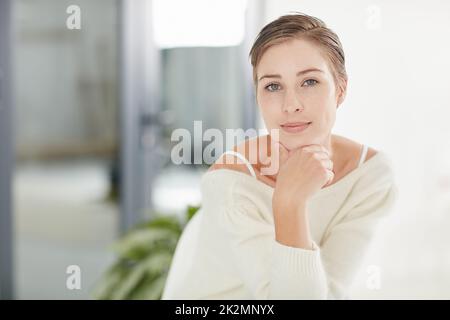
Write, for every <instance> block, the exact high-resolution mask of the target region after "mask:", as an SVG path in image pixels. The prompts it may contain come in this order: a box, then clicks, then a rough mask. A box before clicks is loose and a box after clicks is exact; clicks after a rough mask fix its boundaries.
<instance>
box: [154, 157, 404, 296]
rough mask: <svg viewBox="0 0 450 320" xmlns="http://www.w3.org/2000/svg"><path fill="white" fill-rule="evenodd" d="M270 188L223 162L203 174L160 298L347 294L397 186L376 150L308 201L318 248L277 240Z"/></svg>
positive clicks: (310, 218) (390, 170)
mask: <svg viewBox="0 0 450 320" xmlns="http://www.w3.org/2000/svg"><path fill="white" fill-rule="evenodd" d="M273 190H274V189H273V188H272V187H270V186H268V185H266V184H264V183H262V182H261V181H259V180H257V179H255V178H254V177H252V176H250V175H248V174H245V173H242V172H238V171H233V170H228V169H219V170H214V171H209V172H207V173H205V174H204V175H203V177H202V182H201V191H202V207H201V209H200V210H199V211H198V212H197V213H196V215H195V216H194V217H193V218H192V219H191V221H190V222H189V223H188V225H187V226H186V228H185V230H184V232H183V234H182V236H181V238H180V240H179V242H178V245H177V248H176V252H175V255H174V257H173V261H172V265H171V268H170V270H169V275H168V278H167V282H166V285H165V288H164V292H163V297H162V299H347V298H349V295H348V293H349V289H350V285H351V283H352V280H353V278H354V276H355V275H356V273H357V271H358V268H359V267H360V265H361V263H362V260H363V258H364V256H365V253H366V252H367V249H368V246H369V244H370V243H371V241H372V240H373V237H374V235H375V233H376V230H377V225H378V223H379V222H380V220H381V219H382V218H383V217H385V216H386V215H387V214H388V213H389V212H391V211H392V210H391V208H392V205H393V203H394V202H395V199H396V198H397V194H398V190H397V187H396V185H395V183H394V175H393V172H392V169H391V161H390V160H389V158H388V157H387V155H386V154H385V153H384V152H382V151H378V153H377V154H376V155H374V156H373V157H372V158H370V159H369V160H367V161H366V162H364V163H362V164H361V165H360V166H359V167H357V168H356V169H354V170H353V171H351V172H350V173H349V174H347V175H346V176H344V177H343V178H341V179H340V180H339V181H337V182H336V183H334V184H332V185H330V186H328V187H325V188H323V189H321V190H320V191H319V192H318V193H316V194H315V195H314V196H313V198H311V199H310V201H309V202H308V205H307V214H308V220H309V223H310V230H311V235H312V238H313V240H314V242H315V246H316V248H315V250H307V249H302V248H295V247H289V246H286V245H282V244H280V243H279V242H277V241H276V240H275V229H274V220H273V215H272V195H273Z"/></svg>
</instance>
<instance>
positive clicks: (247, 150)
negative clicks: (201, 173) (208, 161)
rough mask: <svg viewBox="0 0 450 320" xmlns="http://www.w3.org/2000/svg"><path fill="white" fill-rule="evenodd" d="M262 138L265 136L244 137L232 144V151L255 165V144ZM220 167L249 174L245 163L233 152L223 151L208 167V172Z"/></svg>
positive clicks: (256, 161) (256, 159) (256, 160)
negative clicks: (237, 142)
mask: <svg viewBox="0 0 450 320" xmlns="http://www.w3.org/2000/svg"><path fill="white" fill-rule="evenodd" d="M262 139H266V138H265V136H258V137H254V138H249V139H246V140H244V141H243V142H241V143H239V144H236V145H235V146H233V148H232V151H234V152H237V153H239V154H241V155H242V156H244V157H245V159H247V161H248V162H249V163H250V165H252V166H253V165H256V164H257V163H258V158H257V152H258V151H257V150H258V149H257V146H258V143H259V144H260V143H261V141H262ZM220 169H228V170H232V171H237V172H241V173H244V174H247V175H251V172H250V171H249V168H248V166H247V164H246V163H245V162H244V161H243V160H242V159H240V158H238V157H236V156H235V155H233V154H230V153H225V152H224V153H223V154H222V155H220V156H219V158H218V159H217V160H216V161H215V162H214V163H213V164H212V165H211V166H210V167H209V169H208V172H211V171H215V170H220Z"/></svg>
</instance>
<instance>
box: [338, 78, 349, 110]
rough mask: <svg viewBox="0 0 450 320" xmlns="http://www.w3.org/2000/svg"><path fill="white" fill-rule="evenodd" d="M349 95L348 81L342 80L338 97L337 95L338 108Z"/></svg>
mask: <svg viewBox="0 0 450 320" xmlns="http://www.w3.org/2000/svg"><path fill="white" fill-rule="evenodd" d="M346 94H347V80H341V82H340V84H339V86H338V95H337V107H339V105H340V104H341V103H342V102H344V100H345V96H346Z"/></svg>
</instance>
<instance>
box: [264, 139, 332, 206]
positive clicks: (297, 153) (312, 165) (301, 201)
mask: <svg viewBox="0 0 450 320" xmlns="http://www.w3.org/2000/svg"><path fill="white" fill-rule="evenodd" d="M274 151H275V152H274ZM272 152H274V153H273V154H272V155H274V156H275V157H276V158H278V161H279V162H278V163H279V171H278V174H277V180H276V185H275V190H274V194H273V199H272V206H273V209H274V212H285V211H286V210H289V211H292V210H295V209H296V208H303V207H304V206H305V205H306V202H307V201H308V200H309V199H310V198H311V197H312V196H313V195H314V194H315V193H316V192H318V191H319V190H320V189H321V188H322V187H324V186H326V185H328V184H329V183H331V181H333V179H334V172H333V162H332V161H331V160H330V156H329V152H328V150H327V149H326V148H325V147H323V146H322V145H317V144H311V145H308V146H305V147H301V148H298V149H295V150H291V151H288V150H287V149H286V148H285V147H284V146H283V145H282V144H280V143H278V142H273V143H272ZM272 159H273V158H272Z"/></svg>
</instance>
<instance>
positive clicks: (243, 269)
mask: <svg viewBox="0 0 450 320" xmlns="http://www.w3.org/2000/svg"><path fill="white" fill-rule="evenodd" d="M231 198H232V199H231V200H230V201H229V202H228V201H227V205H226V206H224V207H222V208H221V209H220V212H221V214H220V216H221V219H222V221H221V223H222V226H223V227H224V229H225V232H226V233H227V235H228V239H229V245H230V246H231V252H232V259H233V260H234V265H236V267H237V271H238V273H239V275H240V277H241V278H242V280H243V282H244V283H245V285H246V286H247V289H248V290H249V291H250V292H251V293H252V296H253V297H254V299H342V298H346V297H347V295H348V291H349V289H350V285H351V281H352V279H353V277H354V275H355V273H356V272H357V269H358V267H359V266H360V263H361V262H362V259H363V257H364V253H365V252H366V251H367V249H368V246H369V243H370V241H371V239H372V238H373V236H374V233H375V230H376V228H375V227H376V225H377V223H378V221H379V220H380V218H381V217H383V216H384V215H385V214H386V212H388V209H389V207H390V206H391V204H392V202H393V200H394V198H395V188H394V187H389V188H383V189H381V190H380V189H379V190H377V191H374V192H373V193H371V194H370V195H369V196H367V197H365V198H364V199H362V200H361V201H360V202H358V204H357V205H355V206H354V207H353V208H352V209H351V210H350V211H349V212H348V214H347V215H345V218H343V219H342V221H341V222H339V223H337V224H336V225H335V226H334V228H332V229H331V230H330V232H329V235H328V236H327V238H326V239H323V241H322V244H321V246H320V247H319V246H318V245H317V244H315V243H314V247H315V248H314V250H307V249H302V248H295V247H290V246H286V245H283V244H280V243H279V242H277V241H276V240H275V238H274V232H273V225H271V224H270V223H269V222H268V221H266V220H265V219H263V217H262V216H261V214H260V213H259V212H258V209H257V207H256V205H255V204H254V203H252V201H251V199H249V198H245V197H243V196H242V195H239V194H233V195H232V197H231Z"/></svg>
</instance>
